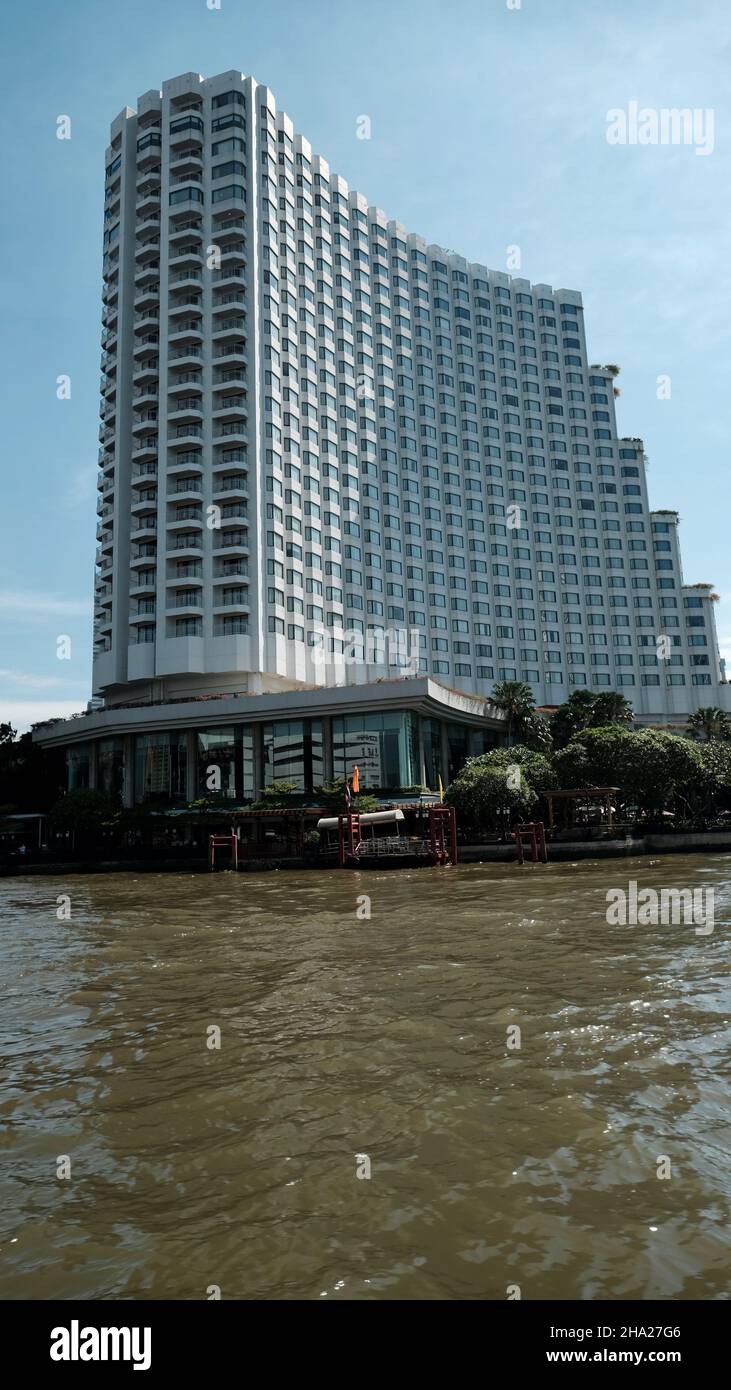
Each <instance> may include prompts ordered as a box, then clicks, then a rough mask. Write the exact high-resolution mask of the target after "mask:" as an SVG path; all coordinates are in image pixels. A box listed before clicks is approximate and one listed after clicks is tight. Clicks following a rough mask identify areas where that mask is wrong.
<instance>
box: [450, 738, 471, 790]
mask: <svg viewBox="0 0 731 1390" xmlns="http://www.w3.org/2000/svg"><path fill="white" fill-rule="evenodd" d="M447 745H448V748H449V766H448V768H447V774H448V781H450V782H452V781H453V780H454V778H455V777H456V776H457V773H458V772H459V771H460V769H461V768H463V767H464V765H465V763H466V761H467V758H468V757H469V747H470V746H469V733H468V731H467V729H466V728H465V726H464V724H447Z"/></svg>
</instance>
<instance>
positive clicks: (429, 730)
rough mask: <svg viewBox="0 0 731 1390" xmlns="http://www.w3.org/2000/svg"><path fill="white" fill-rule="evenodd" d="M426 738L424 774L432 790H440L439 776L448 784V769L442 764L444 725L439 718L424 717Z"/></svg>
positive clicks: (424, 734) (424, 735)
mask: <svg viewBox="0 0 731 1390" xmlns="http://www.w3.org/2000/svg"><path fill="white" fill-rule="evenodd" d="M421 731H422V737H423V740H424V765H425V766H424V776H425V778H426V785H427V787H428V788H429V790H430V791H433V792H435V791H438V789H439V778H440V777H441V779H442V782H443V784H444V786H445V787H446V785H447V769H446V768H445V767H443V766H442V762H443V759H442V725H441V723H440V721H439V720H438V719H422V721H421Z"/></svg>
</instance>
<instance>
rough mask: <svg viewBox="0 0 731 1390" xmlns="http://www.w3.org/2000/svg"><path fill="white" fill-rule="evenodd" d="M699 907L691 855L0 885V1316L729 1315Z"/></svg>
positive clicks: (698, 875) (702, 864)
mask: <svg viewBox="0 0 731 1390" xmlns="http://www.w3.org/2000/svg"><path fill="white" fill-rule="evenodd" d="M630 879H634V880H636V881H637V882H638V884H639V886H640V888H642V887H647V886H651V887H655V888H657V889H659V888H661V887H690V888H693V887H700V886H703V887H705V888H708V887H711V886H712V887H713V888H714V890H715V928H714V930H713V932H712V933H711V934H710V935H705V936H704V935H699V934H698V933H697V931H696V929H695V927H694V926H693V925H692V924H691V925H680V924H678V925H674V926H673V925H670V924H669V925H666V926H662V925H657V926H626V927H622V926H609V925H607V921H606V892H607V889H608V888H611V887H624V888H625V889H626V888H627V884H628V881H629V880H630ZM59 894H68V895H69V896H70V913H71V915H70V918H68V919H66V920H58V918H57V897H58V895H59ZM364 894H366V895H368V897H369V898H370V914H371V915H370V918H369V919H365V918H364V917H363V914H364V913H365V912H366V911H367V910H368V904H367V903H363V902H362V900H361V899H362V895H364ZM730 909H731V856H719V855H714V856H708V857H705V856H699V855H692V856H687V857H685V856H683V857H679V856H672V857H665V858H659V859H655V860H653V859H648V858H645V859H633V860H610V861H605V862H603V863H598V862H597V863H589V862H585V863H578V864H574V865H570V864H549V865H548V866H543V865H536V866H533V865H526V866H525V867H524V868H522V869H520V868H518V867H517V866H514V865H502V864H501V865H465V866H461V867H458V868H456V869H421V870H415V871H409V870H399V871H391V872H370V873H362V874H358V873H354V872H340V871H331V872H325V873H317V872H302V873H299V872H272V873H262V874H248V873H242V874H239V875H238V876H236V875H233V874H231V873H229V872H225V873H217V874H215V875H204V874H184V873H181V874H144V875H142V874H141V875H136V874H131V873H130V874H114V875H110V874H100V875H96V876H94V875H89V876H84V877H74V876H69V877H68V879H66V880H65V881H63V882H61V881H57V880H56V879H50V878H17V879H6V880H3V881H2V882H0V959H1V960H2V980H3V984H2V999H3V1006H2V1014H1V1018H0V1038H1V1046H0V1054H1V1056H2V1082H1V1085H2V1093H1V1103H0V1157H1V1166H0V1199H1V1200H0V1297H3V1298H6V1299H7V1298H10V1299H19V1298H28V1297H30V1298H59V1297H60V1298H85V1299H90V1298H115V1297H116V1298H119V1297H121V1298H143V1299H144V1298H176V1299H205V1298H207V1297H211V1296H212V1294H214V1293H215V1290H216V1289H220V1291H221V1297H223V1298H229V1299H236V1298H253V1299H292V1298H304V1299H318V1298H330V1299H333V1298H335V1299H342V1298H345V1299H399V1298H407V1299H457V1298H470V1299H472V1298H480V1299H482V1298H484V1299H505V1298H506V1297H507V1296H508V1295H507V1291H508V1288H509V1286H515V1285H517V1286H519V1289H520V1293H521V1296H522V1297H523V1298H525V1299H542V1298H543V1299H545V1298H559V1299H593V1298H608V1299H619V1298H631V1299H644V1298H660V1299H673V1298H692V1299H707V1298H711V1299H726V1298H729V1297H731V1273H730V1271H731V1258H730V1255H731V1249H730V1247H731V1223H730V1221H729V1216H730V1214H731V1213H730V1211H729V1206H730V1203H729V1195H730V1190H731V1179H730V1177H729V1166H730V1165H729V1153H730V1151H731V1143H730V1140H731V1114H730V1112H729V1051H730V1049H729V1043H730V1042H731V1025H730V1022H729V1016H730V1014H731V1005H730V1003H729V992H728V981H729V963H730V961H731V950H730V948H729V934H728V926H727V924H728V921H729V916H730V915H731V911H730ZM61 910H63V905H61ZM359 913H360V915H358V914H359ZM516 1025H517V1027H518V1028H519V1029H520V1035H519V1036H518V1034H516V1033H514V1032H513V1033H511V1034H510V1035H508V1029H509V1028H512V1029H514V1028H515V1027H516ZM215 1028H218V1029H220V1030H221V1032H220V1047H216V1046H215V1043H216V1041H217V1036H216V1034H215V1032H211V1033H209V1031H208V1030H210V1029H215ZM509 1037H510V1040H511V1042H512V1043H516V1042H518V1041H519V1042H520V1047H519V1048H517V1047H514V1046H509V1045H508V1038H509ZM356 1155H360V1157H356ZM64 1165H65V1166H64ZM69 1165H70V1177H63V1176H61V1177H59V1176H57V1173H58V1172H66V1171H68V1167H69ZM368 1171H370V1176H369V1177H368V1176H363V1177H358V1176H357V1173H358V1172H360V1173H363V1174H366V1173H368ZM661 1171H662V1172H668V1171H669V1174H670V1176H669V1177H661V1176H658V1174H659V1173H660V1172H661ZM513 1293H515V1290H513Z"/></svg>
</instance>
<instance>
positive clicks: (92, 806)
mask: <svg viewBox="0 0 731 1390" xmlns="http://www.w3.org/2000/svg"><path fill="white" fill-rule="evenodd" d="M117 809H118V803H117V801H116V799H115V798H114V797H113V796H110V795H109V793H108V792H99V791H94V790H92V788H90V787H78V788H77V790H76V791H73V792H67V793H66V795H65V796H62V797H61V799H60V801H57V802H56V805H55V806H54V807H53V809H52V811H51V825H52V826H53V829H54V830H59V831H67V830H70V831H71V832H72V833H73V834H74V835H76V834H77V833H81V834H83V835H84V836H91V835H93V834H95V833H98V831H100V830H101V829H102V828H103V827H104V826H106V825H109V824H110V823H111V822H112V821H113V820H114V817H115V814H116V812H117Z"/></svg>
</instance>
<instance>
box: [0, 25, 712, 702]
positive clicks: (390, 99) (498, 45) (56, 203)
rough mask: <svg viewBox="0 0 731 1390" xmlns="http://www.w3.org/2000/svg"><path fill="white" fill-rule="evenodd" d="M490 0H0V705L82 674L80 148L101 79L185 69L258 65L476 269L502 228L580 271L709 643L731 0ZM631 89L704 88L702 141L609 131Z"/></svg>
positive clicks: (90, 336) (88, 250)
mask: <svg viewBox="0 0 731 1390" xmlns="http://www.w3.org/2000/svg"><path fill="white" fill-rule="evenodd" d="M209 3H210V4H213V3H214V0H209ZM510 3H511V0H451V3H449V4H447V3H440V2H438V0H418V2H417V0H387V3H384V0H369V3H354V2H353V0H278V3H276V4H256V5H254V4H252V3H250V2H249V0H220V9H217V8H212V9H209V8H208V5H207V3H206V0H116V3H114V4H111V3H99V0H56V3H53V0H35V3H33V4H30V3H28V4H24V5H17V6H16V5H12V4H10V3H6V4H5V5H3V7H2V17H1V18H0V41H2V49H3V52H4V55H5V63H4V71H3V98H4V100H3V110H2V127H3V128H2V142H1V149H2V160H3V164H4V177H3V200H2V202H3V208H2V212H1V213H0V217H1V218H2V222H1V224H0V225H1V227H2V232H1V235H2V251H3V254H2V259H1V261H0V264H1V265H2V270H3V278H2V310H3V315H2V321H3V330H4V331H3V334H2V372H1V375H0V382H1V385H2V392H3V401H2V422H3V431H2V449H3V491H2V509H1V512H2V514H1V517H0V639H1V643H2V645H1V648H0V720H3V719H7V718H11V719H12V721H13V722H14V723H15V724H16V725H17V726H18V727H20V728H24V727H27V725H28V723H29V722H31V721H32V720H35V719H41V718H46V717H50V716H52V715H55V714H65V713H69V712H71V711H72V710H76V709H83V708H84V706H85V703H86V700H87V699H88V697H89V694H90V673H91V621H92V604H91V594H92V581H93V561H94V549H95V522H96V516H95V502H96V490H95V475H96V457H97V447H98V441H97V431H98V424H99V419H98V404H99V378H100V367H99V359H100V345H99V335H100V316H101V300H100V293H101V236H102V206H103V197H104V149H105V146H106V143H107V140H108V130H109V123H110V121H111V120H112V118H113V117H114V116H115V115H116V114H117V112H118V111H120V110H121V108H122V107H123V106H125V105H129V106H134V105H135V104H136V100H137V97H138V96H139V95H140V94H141V93H143V92H145V91H147V90H149V88H151V87H159V86H160V84H161V83H162V81H163V80H164V79H165V78H168V77H173V76H175V75H176V74H178V73H182V72H188V71H196V72H200V73H201V74H203V75H204V76H211V75H213V74H215V73H218V72H223V71H226V70H228V69H231V68H234V69H237V70H240V71H241V72H244V73H247V74H248V73H251V74H253V75H254V76H255V77H256V78H257V79H258V80H259V81H261V82H266V83H267V84H268V85H269V86H270V87H271V88H272V90H273V91H274V93H275V95H276V98H277V102H278V104H279V105H280V106H282V107H283V108H284V109H285V110H286V111H287V112H288V114H289V115H290V116H291V118H292V119H293V121H294V123H295V126H296V128H297V129H298V130H300V131H301V132H303V133H304V134H305V135H306V136H307V137H308V139H309V140H310V141H311V142H312V145H313V148H314V149H315V150H316V151H317V152H320V153H322V154H323V155H324V156H325V157H326V158H327V159H328V160H329V162H330V166H331V168H332V169H333V170H334V171H335V172H337V173H339V174H341V175H342V176H343V177H344V178H346V179H347V180H348V181H349V183H350V184H351V186H353V187H355V188H358V189H359V190H360V191H362V192H363V193H364V194H365V195H366V196H367V197H368V198H369V200H370V201H371V202H372V203H374V204H378V205H379V206H380V207H382V208H384V210H385V211H386V212H387V213H388V214H389V215H390V216H393V217H397V218H398V219H399V220H400V221H402V222H404V223H405V224H406V226H407V227H408V228H409V230H412V231H415V232H420V233H421V234H422V235H423V236H425V237H426V238H427V239H428V240H429V241H434V242H437V243H440V244H441V245H443V246H445V247H449V248H451V249H454V250H456V251H459V252H460V253H461V254H463V255H465V256H467V257H469V258H470V259H473V260H477V261H481V262H482V263H483V264H487V265H488V266H491V267H493V268H496V269H505V268H507V267H506V248H507V247H508V246H516V245H517V246H519V247H520V249H521V254H522V265H521V269H520V272H519V273H520V274H521V275H524V276H526V277H527V278H528V279H530V280H532V281H540V282H543V283H547V284H551V285H553V286H555V287H557V288H576V289H580V290H581V291H582V292H583V296H584V304H585V307H586V328H587V337H588V344H589V357H590V361H594V362H616V363H618V364H619V365H620V366H621V374H620V377H619V379H618V382H617V385H618V386H619V388H620V390H621V397H620V400H619V401H618V416H619V426H620V430H621V432H622V433H623V434H629V435H641V436H642V437H643V438H644V440H645V445H646V449H647V453H648V455H649V458H650V472H649V487H650V500H651V505H653V506H656V507H657V506H667V507H673V508H675V509H677V510H678V511H679V512H680V516H681V533H680V534H681V544H682V550H683V557H684V574H685V579H686V580H687V581H689V582H697V581H701V580H705V581H712V582H713V583H714V584H715V585H716V588H717V590H718V592H719V593H720V594H721V596H722V600H723V601H722V603H721V604H720V605H719V606H718V608H717V621H718V624H719V634H720V637H721V646H722V650H725V652H726V654H727V655H729V656H731V574H730V569H731V566H730V565H729V559H728V544H727V538H728V522H727V515H726V514H727V506H728V500H729V496H730V495H731V487H730V486H729V480H728V476H729V427H728V397H729V392H730V384H731V316H730V313H729V282H730V280H731V269H730V261H729V254H728V253H729V187H730V186H731V177H730V176H731V167H730V163H731V161H730V157H729V144H728V129H729V113H730V111H731V98H730V97H729V86H730V84H729V74H730V72H731V6H729V5H728V3H727V0H693V3H688V0H644V3H641V4H640V3H638V2H637V0H602V3H598V2H597V0H522V3H521V4H520V8H517V9H513V8H509V4H510ZM512 3H513V4H517V0H512ZM633 101H635V102H638V103H639V105H640V107H653V108H674V107H675V108H677V107H690V108H698V109H699V110H701V111H707V110H709V109H711V110H712V111H713V116H714V127H713V148H712V151H711V153H709V154H707V155H702V154H698V153H696V150H695V148H694V147H693V146H690V145H658V144H654V145H629V144H625V145H610V144H609V143H608V142H607V139H606V132H607V113H608V111H609V110H610V109H612V108H627V107H628V105H629V103H630V102H633ZM60 115H66V116H69V117H70V118H71V123H72V124H71V131H72V135H71V139H70V140H58V139H57V138H56V123H57V118H58V117H59V116H60ZM362 115H368V116H369V117H370V119H371V122H372V138H371V139H370V140H361V139H358V138H357V137H356V121H357V118H358V117H359V116H362ZM61 374H66V375H69V376H70V378H71V399H70V400H66V401H60V400H58V399H57V398H56V379H57V377H58V376H59V375H61ZM659 376H669V377H670V381H671V395H670V398H669V399H658V395H657V379H658V377H659ZM61 635H68V636H70V637H71V652H72V656H71V659H70V660H59V659H58V658H57V655H56V650H57V639H58V637H59V636H61Z"/></svg>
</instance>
